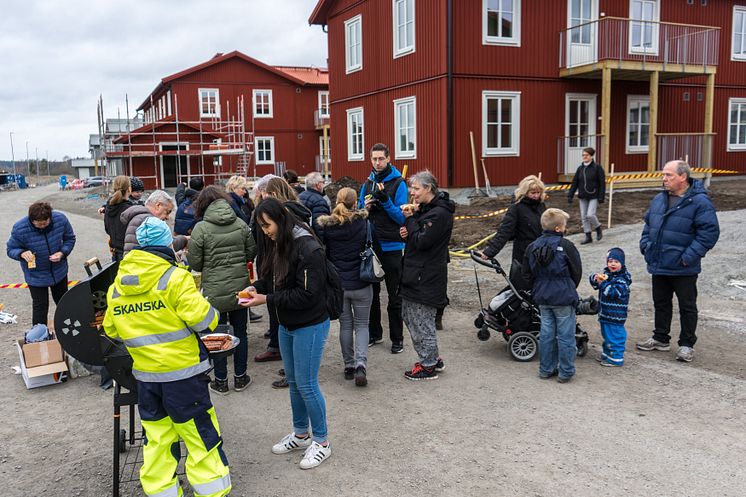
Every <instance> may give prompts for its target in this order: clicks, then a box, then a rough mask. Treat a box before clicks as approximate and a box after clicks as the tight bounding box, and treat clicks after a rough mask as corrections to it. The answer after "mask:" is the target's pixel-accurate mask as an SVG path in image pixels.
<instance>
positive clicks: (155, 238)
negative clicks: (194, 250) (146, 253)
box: [136, 216, 174, 247]
mask: <svg viewBox="0 0 746 497" xmlns="http://www.w3.org/2000/svg"><path fill="white" fill-rule="evenodd" d="M136 234H137V243H139V244H140V246H141V247H152V246H158V247H168V246H169V245H171V244H172V243H173V241H174V236H173V235H172V234H171V228H169V227H168V225H167V224H166V223H165V222H163V221H161V220H160V219H158V218H157V217H152V216H151V217H149V218H147V219H145V221H143V223H142V224H141V225H140V226H139V227H138V228H137V232H136Z"/></svg>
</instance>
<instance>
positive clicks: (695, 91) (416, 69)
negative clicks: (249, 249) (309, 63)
mask: <svg viewBox="0 0 746 497" xmlns="http://www.w3.org/2000/svg"><path fill="white" fill-rule="evenodd" d="M309 22H310V23H311V24H317V25H322V26H324V28H325V29H326V30H328V39H329V73H330V90H331V125H332V127H333V128H334V129H335V130H339V131H337V132H336V138H335V140H334V143H332V145H331V153H332V155H333V156H334V158H335V160H334V173H335V175H336V176H340V175H342V174H349V175H351V176H354V177H356V178H359V179H360V178H363V177H364V176H366V175H367V174H368V172H369V169H370V165H369V162H368V149H369V148H370V146H371V145H372V144H374V143H376V142H384V143H387V144H389V146H390V148H391V151H392V160H393V161H394V163H396V164H398V165H403V164H408V165H409V167H410V171H413V170H415V171H416V170H421V169H425V168H428V169H430V170H432V171H433V172H434V174H436V176H437V177H438V178H439V179H440V181H441V183H442V184H444V185H447V186H456V187H464V186H473V185H474V178H473V172H472V155H471V146H470V140H469V133H470V132H473V133H474V137H475V145H476V156H477V161H478V160H480V158H483V159H484V161H485V164H486V169H487V171H488V173H489V177H490V180H491V183H492V184H498V185H511V184H515V183H517V182H518V181H519V180H520V179H521V178H522V177H524V176H525V175H527V174H532V173H533V174H536V173H538V172H541V173H542V174H543V177H544V179H545V180H547V181H550V182H554V181H563V180H567V179H568V178H569V177H571V176H572V174H574V172H575V169H576V168H577V166H578V165H579V164H580V151H581V150H582V148H583V147H585V146H593V147H595V148H596V149H597V155H596V160H597V161H598V162H599V163H601V164H602V165H603V166H604V167H606V168H607V169H608V166H609V164H611V163H614V164H615V170H616V171H645V170H656V169H660V168H661V167H662V165H663V164H664V163H665V162H666V161H667V160H671V159H674V158H684V157H688V158H689V161H690V163H692V164H693V165H695V166H713V167H717V168H727V169H736V170H739V171H741V172H746V164H745V163H746V0H739V1H733V0H709V1H708V0H541V1H539V0H319V1H318V3H317V5H316V7H315V8H314V11H313V13H312V14H311V17H310V19H309ZM480 169H481V167H480ZM480 176H481V174H480ZM482 181H483V180H482Z"/></svg>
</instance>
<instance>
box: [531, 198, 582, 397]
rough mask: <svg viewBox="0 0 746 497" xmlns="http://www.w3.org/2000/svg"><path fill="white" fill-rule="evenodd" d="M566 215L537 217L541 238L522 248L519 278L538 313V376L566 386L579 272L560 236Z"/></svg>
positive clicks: (553, 212)
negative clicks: (554, 378)
mask: <svg viewBox="0 0 746 497" xmlns="http://www.w3.org/2000/svg"><path fill="white" fill-rule="evenodd" d="M569 218H570V216H569V215H568V214H567V213H566V212H565V211H563V210H560V209H547V210H546V211H544V214H542V216H541V227H542V228H543V229H544V232H543V233H542V235H541V236H540V237H539V238H538V239H536V241H534V242H533V243H532V244H531V245H529V246H528V248H527V249H526V255H525V256H524V258H523V267H522V268H521V269H522V272H523V277H524V278H525V279H526V281H527V282H528V283H530V284H531V286H532V288H533V290H532V298H533V301H534V303H535V304H536V305H538V306H539V310H540V311H541V332H540V333H539V343H540V347H539V357H540V364H539V377H540V378H543V379H548V378H551V377H553V376H557V375H559V377H558V379H557V380H558V381H559V382H560V383H567V382H568V381H570V380H571V379H572V377H573V376H574V375H575V355H576V354H577V347H576V345H575V307H576V306H577V304H578V292H577V290H576V289H577V287H578V284H579V283H580V278H581V275H582V272H583V268H582V263H581V261H580V254H578V249H577V248H575V245H573V243H572V242H571V241H569V240H567V239H566V238H564V233H565V230H566V228H567V220H568V219H569Z"/></svg>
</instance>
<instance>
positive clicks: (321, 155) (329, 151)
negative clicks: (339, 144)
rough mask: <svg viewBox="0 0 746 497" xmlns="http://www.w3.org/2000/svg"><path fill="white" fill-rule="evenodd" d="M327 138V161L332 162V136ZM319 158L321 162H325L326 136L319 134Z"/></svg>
mask: <svg viewBox="0 0 746 497" xmlns="http://www.w3.org/2000/svg"><path fill="white" fill-rule="evenodd" d="M326 139H327V141H328V145H327V150H326V155H327V159H326V161H327V162H331V161H332V138H331V137H330V136H328V137H327V138H326ZM319 158H320V159H321V163H322V164H323V163H324V137H323V136H319Z"/></svg>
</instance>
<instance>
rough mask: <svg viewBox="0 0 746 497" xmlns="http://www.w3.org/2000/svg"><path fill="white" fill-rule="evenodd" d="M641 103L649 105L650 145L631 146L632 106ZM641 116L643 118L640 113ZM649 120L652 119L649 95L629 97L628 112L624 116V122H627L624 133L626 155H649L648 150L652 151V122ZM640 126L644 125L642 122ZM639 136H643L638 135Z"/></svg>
mask: <svg viewBox="0 0 746 497" xmlns="http://www.w3.org/2000/svg"><path fill="white" fill-rule="evenodd" d="M640 103H647V104H648V144H647V145H630V144H629V133H630V126H629V124H630V123H629V111H630V110H631V108H632V104H640ZM640 116H642V112H640ZM649 119H650V96H649V95H627V111H626V113H625V115H624V120H625V121H626V124H625V132H624V151H625V153H626V154H646V153H648V150H649V149H650V121H649ZM639 124H642V121H640V122H639V123H638V125H639ZM638 132H639V130H638ZM638 136H642V135H640V134H638ZM638 142H639V139H638Z"/></svg>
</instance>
